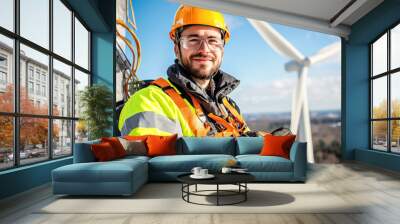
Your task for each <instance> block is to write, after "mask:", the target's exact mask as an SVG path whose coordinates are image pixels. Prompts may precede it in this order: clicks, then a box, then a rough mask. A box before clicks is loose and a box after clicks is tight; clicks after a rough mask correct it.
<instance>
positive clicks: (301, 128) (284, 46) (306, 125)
mask: <svg viewBox="0 0 400 224" xmlns="http://www.w3.org/2000/svg"><path fill="white" fill-rule="evenodd" d="M247 20H248V21H249V22H250V24H251V25H252V26H253V27H254V29H255V30H256V31H257V32H258V34H260V36H261V37H262V38H263V39H264V41H266V42H267V44H268V45H269V46H271V48H272V49H273V50H274V51H276V52H277V53H278V54H280V55H282V56H284V57H287V58H289V59H291V61H289V62H287V63H286V64H285V70H286V71H287V72H292V71H296V72H297V73H298V77H297V78H298V79H297V84H296V89H295V91H293V98H292V112H291V121H290V130H291V131H292V132H293V133H295V134H296V135H297V138H298V140H299V141H303V142H307V161H308V162H309V163H314V151H313V145H312V136H311V134H312V133H311V122H310V111H309V108H308V98H307V74H308V69H309V67H310V66H311V65H314V64H316V63H318V62H322V61H324V60H326V59H328V58H330V57H331V56H333V55H335V54H337V53H338V52H339V51H340V47H341V46H340V42H336V43H333V44H331V45H328V46H326V47H324V48H322V49H321V50H320V51H318V52H317V53H316V54H314V55H312V56H310V57H305V56H304V55H302V54H301V53H300V52H299V51H298V50H297V49H296V48H295V47H293V45H292V44H290V43H289V41H287V40H286V39H285V38H284V37H283V36H282V35H281V34H279V33H278V32H277V31H276V30H275V29H274V28H273V27H272V26H271V25H269V24H268V23H267V22H263V21H258V20H254V19H247Z"/></svg>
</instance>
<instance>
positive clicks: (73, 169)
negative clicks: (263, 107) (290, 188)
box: [52, 137, 307, 195]
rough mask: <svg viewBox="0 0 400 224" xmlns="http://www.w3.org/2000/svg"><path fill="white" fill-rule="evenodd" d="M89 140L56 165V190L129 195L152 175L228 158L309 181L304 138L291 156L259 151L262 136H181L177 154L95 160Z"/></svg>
mask: <svg viewBox="0 0 400 224" xmlns="http://www.w3.org/2000/svg"><path fill="white" fill-rule="evenodd" d="M95 143H99V141H91V142H85V143H77V144H75V151H74V157H73V158H74V163H73V164H70V165H66V166H63V167H59V168H57V169H55V170H53V171H52V181H53V182H52V186H53V193H54V194H68V195H131V194H134V193H135V192H136V191H137V190H138V189H139V188H140V187H141V186H143V185H144V184H145V183H147V182H148V181H152V182H160V181H176V177H177V176H178V175H180V174H183V173H187V172H190V170H191V169H192V168H193V167H196V166H200V167H203V168H207V169H209V170H210V172H218V171H220V170H221V168H222V167H223V166H225V164H226V163H227V161H228V160H230V159H235V160H236V161H237V162H238V164H239V165H240V166H241V167H242V168H247V169H248V171H249V172H250V173H251V174H253V175H254V176H255V178H256V181H260V182H276V181H279V182H281V181H285V182H305V180H306V172H307V159H306V143H303V142H294V143H293V145H292V148H291V150H290V159H285V158H282V157H277V156H260V155H258V154H259V153H260V150H261V148H262V146H263V138H262V137H238V138H228V137H227V138H213V137H203V138H198V137H182V138H179V139H178V140H177V144H176V150H177V155H172V156H157V157H153V158H150V157H147V156H127V157H124V158H122V159H118V160H113V161H108V162H95V158H94V155H93V154H92V151H91V149H90V145H91V144H95Z"/></svg>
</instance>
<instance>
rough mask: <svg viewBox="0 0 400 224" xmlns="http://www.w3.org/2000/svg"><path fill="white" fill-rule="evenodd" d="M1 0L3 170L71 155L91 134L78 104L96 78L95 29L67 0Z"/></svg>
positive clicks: (0, 135)
mask: <svg viewBox="0 0 400 224" xmlns="http://www.w3.org/2000/svg"><path fill="white" fill-rule="evenodd" d="M0 2H1V3H0V5H1V6H0V26H1V27H2V28H4V29H0V46H1V47H0V83H3V82H8V83H7V89H6V91H2V90H1V88H0V104H1V105H0V124H1V129H2V131H1V132H0V139H1V141H0V156H1V157H0V170H4V169H12V168H16V167H19V166H23V165H27V164H32V163H38V162H43V161H47V160H51V159H53V158H59V157H63V156H71V155H72V152H73V145H74V142H75V140H76V137H74V136H79V139H87V131H86V126H85V125H81V126H79V127H77V124H78V123H79V122H78V120H79V113H74V111H75V110H76V109H74V106H73V105H75V104H76V103H77V102H76V101H79V96H78V95H77V94H78V93H79V91H80V89H75V87H78V86H79V88H81V86H87V85H89V84H90V82H89V80H90V76H91V71H90V32H89V30H88V29H87V27H86V25H85V24H84V23H83V22H82V21H81V20H80V19H79V18H78V17H77V15H75V12H74V11H73V10H72V7H70V6H69V5H68V2H67V1H62V0H35V1H32V0H18V1H15V0H0ZM15 3H19V4H15ZM18 5H19V7H15V6H18ZM14 9H15V10H19V11H18V12H16V13H14ZM17 16H19V18H17ZM14 21H19V23H16V24H14ZM50 25H52V27H49V26H50ZM14 26H16V28H15V30H14ZM5 29H6V30H5ZM18 32H19V33H18ZM50 43H52V44H50ZM74 43H75V44H74ZM15 49H18V51H15ZM14 54H17V55H14ZM73 55H75V57H74V58H73V57H72V56H73ZM14 58H19V61H17V62H15V61H14ZM50 62H51V63H50ZM17 66H18V67H17ZM14 70H16V71H14ZM82 74H83V75H82ZM14 76H16V78H17V81H18V84H19V86H18V88H15V83H14V80H15V78H14ZM4 80H5V81H4ZM0 86H1V85H0ZM15 91H19V92H18V94H16V92H15ZM14 96H19V97H18V98H15V97H14ZM57 101H58V104H57ZM61 102H62V103H61ZM14 108H16V109H17V111H14ZM15 126H16V127H17V128H18V129H19V131H18V132H17V133H14V132H13V130H14V127H15ZM78 132H79V133H78ZM32 133H35V135H32ZM14 143H15V144H14ZM14 152H16V153H15V154H14Z"/></svg>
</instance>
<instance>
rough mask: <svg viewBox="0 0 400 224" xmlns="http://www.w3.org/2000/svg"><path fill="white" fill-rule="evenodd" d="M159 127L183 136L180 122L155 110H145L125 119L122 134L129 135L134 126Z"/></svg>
mask: <svg viewBox="0 0 400 224" xmlns="http://www.w3.org/2000/svg"><path fill="white" fill-rule="evenodd" d="M138 127H141V128H157V129H159V130H160V131H164V132H169V133H177V134H178V136H182V129H181V126H180V124H179V123H178V122H176V121H173V120H171V119H169V118H168V117H166V116H163V115H160V114H157V113H155V112H153V111H143V112H140V113H137V114H134V115H133V116H131V117H129V118H127V119H126V120H125V121H124V126H123V127H122V130H121V134H122V135H123V136H124V135H129V133H130V132H131V131H132V130H133V129H134V128H138Z"/></svg>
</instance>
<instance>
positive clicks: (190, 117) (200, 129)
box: [150, 78, 210, 136]
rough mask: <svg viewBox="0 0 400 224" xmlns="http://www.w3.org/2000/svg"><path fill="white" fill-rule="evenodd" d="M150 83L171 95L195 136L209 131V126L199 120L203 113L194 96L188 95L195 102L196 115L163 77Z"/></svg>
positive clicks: (203, 134)
mask: <svg viewBox="0 0 400 224" xmlns="http://www.w3.org/2000/svg"><path fill="white" fill-rule="evenodd" d="M150 84H152V85H156V86H158V87H160V88H161V89H162V90H163V91H164V92H165V93H166V94H167V95H168V96H169V97H171V99H172V100H173V101H174V102H175V104H176V105H177V106H178V108H179V109H180V110H181V112H182V114H183V116H184V117H185V119H186V121H187V122H188V124H189V126H190V128H191V129H192V131H193V133H194V135H195V136H207V133H208V132H209V131H210V127H209V126H207V125H206V124H205V123H203V122H201V120H200V117H199V116H202V115H203V116H204V113H203V111H202V110H201V108H200V104H199V103H198V102H197V101H196V100H193V99H194V97H193V96H192V95H190V97H191V98H192V101H193V104H195V110H196V115H197V116H196V115H194V114H193V113H192V111H191V110H190V108H189V106H188V105H187V104H186V103H185V101H184V99H183V97H182V96H181V95H179V93H178V92H177V91H176V90H175V89H174V88H173V87H172V86H171V85H170V84H169V83H168V82H167V81H166V80H165V79H163V78H159V79H157V80H154V81H153V82H151V83H150ZM198 113H199V114H198Z"/></svg>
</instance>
